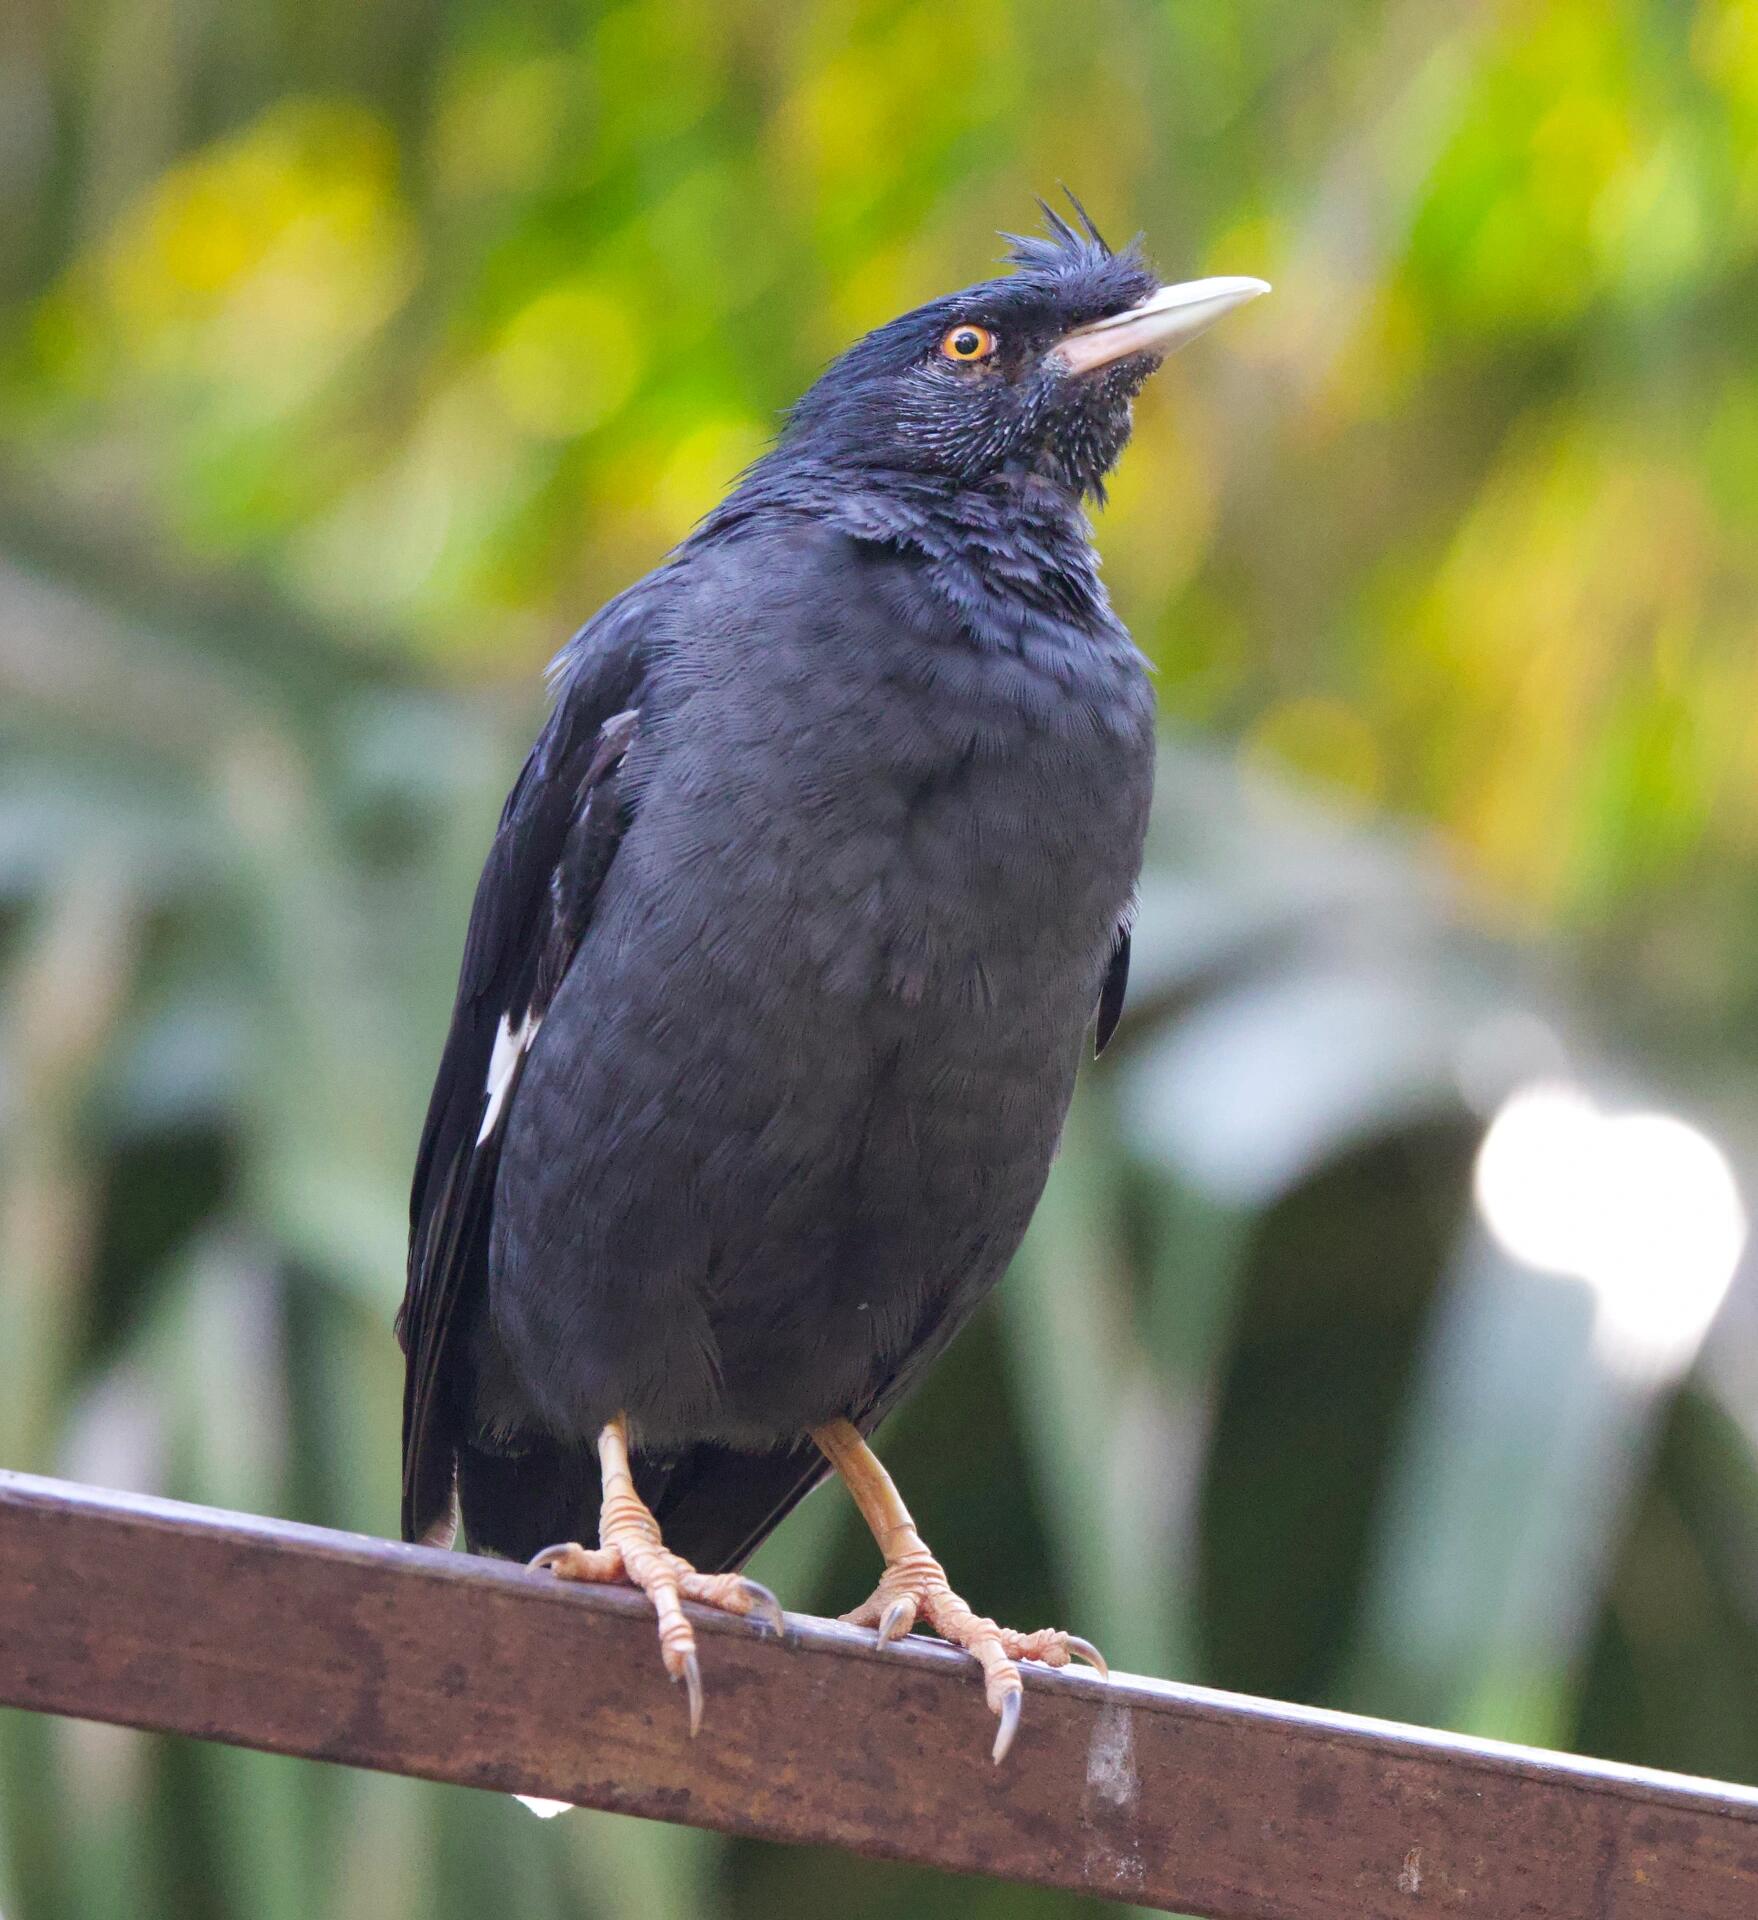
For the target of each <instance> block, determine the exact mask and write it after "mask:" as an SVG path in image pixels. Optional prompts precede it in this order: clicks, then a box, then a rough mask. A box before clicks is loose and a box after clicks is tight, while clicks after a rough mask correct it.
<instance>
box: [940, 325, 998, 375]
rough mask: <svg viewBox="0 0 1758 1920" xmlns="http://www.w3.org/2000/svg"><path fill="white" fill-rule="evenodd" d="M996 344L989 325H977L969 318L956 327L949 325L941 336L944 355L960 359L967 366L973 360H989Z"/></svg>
mask: <svg viewBox="0 0 1758 1920" xmlns="http://www.w3.org/2000/svg"><path fill="white" fill-rule="evenodd" d="M996 345H997V342H996V339H995V336H994V334H992V333H991V332H990V331H989V329H988V328H987V327H979V326H975V325H973V324H972V323H971V322H970V321H968V320H967V321H964V322H961V323H960V324H959V325H958V326H956V327H948V328H947V330H946V331H945V333H943V334H942V335H941V336H940V352H941V355H942V357H943V358H944V359H947V360H956V361H959V362H961V363H962V364H964V365H966V366H969V365H970V364H971V363H972V362H973V361H977V360H987V359H988V358H989V356H990V355H991V354H992V353H993V352H994V351H995V348H996Z"/></svg>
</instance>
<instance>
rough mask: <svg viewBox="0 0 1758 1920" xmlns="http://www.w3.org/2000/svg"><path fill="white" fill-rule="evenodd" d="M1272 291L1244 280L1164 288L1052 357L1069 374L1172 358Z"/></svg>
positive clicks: (1063, 342) (1070, 340)
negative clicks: (1150, 356) (1134, 357)
mask: <svg viewBox="0 0 1758 1920" xmlns="http://www.w3.org/2000/svg"><path fill="white" fill-rule="evenodd" d="M1269 290H1270V288H1269V283H1268V282H1267V281H1265V280H1253V279H1250V278H1248V277H1246V276H1243V275H1238V274H1224V275H1222V276H1221V277H1219V278H1218V279H1214V280H1186V281H1184V282H1183V283H1182V284H1181V285H1179V286H1176V287H1161V288H1160V290H1159V291H1158V292H1157V293H1150V294H1149V295H1148V297H1147V298H1146V299H1145V300H1143V301H1142V302H1141V303H1140V305H1138V306H1133V307H1129V308H1127V309H1126V310H1125V311H1124V312H1122V313H1114V314H1112V315H1111V316H1110V317H1109V318H1108V319H1105V320H1094V321H1093V322H1092V323H1091V324H1090V325H1088V326H1084V327H1076V328H1075V329H1074V331H1073V332H1072V333H1065V334H1064V335H1063V336H1062V338H1061V339H1060V340H1058V341H1057V342H1056V344H1055V346H1053V347H1052V348H1051V349H1050V353H1049V355H1048V357H1049V358H1050V359H1051V360H1053V361H1055V362H1057V363H1058V364H1060V365H1061V367H1062V368H1063V369H1064V371H1066V372H1068V373H1090V372H1091V371H1092V370H1093V369H1094V368H1095V367H1105V366H1109V365H1110V364H1111V362H1112V361H1113V360H1122V359H1123V358H1125V357H1126V356H1127V355H1129V354H1132V353H1154V354H1168V353H1172V352H1174V351H1176V349H1178V348H1179V347H1182V346H1183V345H1184V344H1185V343H1186V342H1187V341H1190V340H1194V339H1195V338H1196V336H1197V335H1198V334H1199V333H1202V332H1203V331H1205V329H1207V328H1208V327H1210V326H1212V325H1213V324H1214V323H1215V322H1216V321H1217V320H1219V319H1220V317H1221V315H1222V314H1224V313H1231V312H1232V311H1233V309H1234V308H1235V307H1242V306H1244V305H1245V303H1246V301H1248V300H1255V299H1256V298H1257V297H1258V295H1259V294H1260V293H1268V292H1269Z"/></svg>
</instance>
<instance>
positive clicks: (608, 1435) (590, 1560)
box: [530, 1421, 782, 1739]
mask: <svg viewBox="0 0 1758 1920" xmlns="http://www.w3.org/2000/svg"><path fill="white" fill-rule="evenodd" d="M599 1460H600V1464H601V1467H602V1469H603V1475H604V1505H603V1507H602V1508H601V1509H600V1512H599V1518H598V1545H597V1546H596V1547H583V1546H581V1545H580V1544H579V1542H578V1541H573V1540H569V1541H564V1542H563V1543H562V1544H561V1545H559V1546H554V1547H545V1548H544V1549H543V1551H542V1552H541V1553H539V1554H535V1555H533V1557H532V1559H531V1562H530V1564H531V1565H532V1566H533V1567H542V1568H547V1569H548V1570H549V1571H550V1572H551V1573H553V1574H554V1575H555V1576H556V1577H557V1578H558V1579H561V1580H579V1581H584V1582H587V1583H589V1584H592V1585H597V1586H607V1585H611V1584H614V1583H615V1582H618V1581H626V1582H627V1583H628V1584H629V1585H630V1586H633V1587H639V1588H640V1590H641V1591H642V1592H643V1593H644V1594H646V1596H647V1597H648V1599H649V1600H651V1601H652V1602H653V1610H654V1612H655V1613H656V1614H657V1615H658V1616H659V1657H660V1659H661V1660H662V1661H663V1662H664V1663H665V1670H666V1672H667V1673H669V1674H670V1675H671V1677H672V1679H673V1680H674V1681H678V1680H681V1681H682V1682H683V1683H684V1690H685V1692H686V1693H687V1694H688V1695H689V1701H690V1737H691V1738H692V1739H694V1738H695V1736H696V1731H697V1729H698V1728H699V1727H700V1726H701V1724H702V1666H701V1662H700V1661H699V1660H698V1659H697V1657H696V1634H695V1630H694V1629H693V1628H692V1627H691V1625H690V1623H689V1621H688V1620H687V1619H686V1618H685V1617H684V1609H683V1602H684V1601H686V1600H694V1601H696V1602H697V1603H698V1604H699V1605H701V1606H705V1607H717V1608H719V1610H720V1611H721V1612H722V1613H732V1614H737V1615H739V1616H740V1617H741V1618H748V1617H749V1616H750V1615H752V1614H755V1615H757V1616H758V1617H759V1618H760V1619H761V1620H763V1621H764V1623H765V1624H766V1625H768V1626H770V1627H772V1628H773V1629H774V1630H775V1632H776V1633H778V1634H779V1633H780V1632H781V1631H782V1617H781V1603H780V1601H778V1600H777V1599H776V1597H775V1595H774V1594H772V1593H771V1592H770V1591H769V1589H768V1588H767V1587H765V1586H760V1585H759V1584H758V1583H757V1582H756V1581H755V1580H747V1579H746V1578H745V1577H744V1575H743V1574H738V1573H698V1572H697V1571H696V1569H695V1568H694V1567H693V1566H691V1565H690V1563H689V1561H687V1560H685V1559H683V1558H682V1557H681V1556H679V1555H678V1554H675V1553H673V1552H672V1551H671V1550H670V1549H669V1548H668V1547H667V1546H666V1545H665V1543H664V1540H663V1539H662V1538H661V1536H660V1531H659V1522H658V1521H657V1520H655V1519H654V1517H653V1515H652V1514H651V1513H650V1512H649V1511H648V1510H647V1507H646V1505H645V1503H644V1502H643V1501H642V1500H641V1498H640V1497H639V1496H638V1495H637V1494H636V1492H635V1488H634V1483H633V1480H632V1477H631V1475H630V1473H629V1465H628V1441H627V1436H626V1434H625V1433H624V1431H623V1427H622V1422H621V1421H613V1422H612V1423H611V1425H610V1426H607V1427H606V1428H605V1430H604V1432H603V1434H602V1435H601V1436H600V1437H599Z"/></svg>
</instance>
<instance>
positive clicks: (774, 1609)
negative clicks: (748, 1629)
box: [743, 1580, 787, 1639]
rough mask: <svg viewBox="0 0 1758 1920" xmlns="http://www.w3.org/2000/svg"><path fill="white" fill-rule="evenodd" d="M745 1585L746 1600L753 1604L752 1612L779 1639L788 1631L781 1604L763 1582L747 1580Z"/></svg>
mask: <svg viewBox="0 0 1758 1920" xmlns="http://www.w3.org/2000/svg"><path fill="white" fill-rule="evenodd" d="M743 1584H744V1589H745V1598H746V1599H747V1600H749V1601H750V1603H751V1611H752V1612H753V1613H754V1614H756V1615H757V1616H758V1618H759V1619H760V1620H762V1622H763V1624H764V1625H765V1626H766V1627H768V1628H769V1629H770V1631H771V1632H772V1633H774V1634H775V1636H776V1637H777V1638H778V1639H779V1638H780V1637H781V1635H782V1634H783V1633H784V1632H785V1631H786V1630H787V1622H786V1621H785V1620H783V1618H782V1617H781V1602H780V1601H779V1600H777V1599H776V1597H775V1595H774V1594H772V1593H771V1592H770V1591H769V1589H768V1588H767V1587H766V1586H764V1584H763V1582H762V1581H761V1580H746V1581H745V1582H744V1583H743Z"/></svg>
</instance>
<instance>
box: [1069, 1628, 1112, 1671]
mask: <svg viewBox="0 0 1758 1920" xmlns="http://www.w3.org/2000/svg"><path fill="white" fill-rule="evenodd" d="M1066 1639H1067V1643H1068V1651H1069V1652H1070V1653H1072V1654H1073V1655H1074V1656H1075V1658H1076V1659H1077V1660H1084V1661H1085V1662H1086V1663H1087V1665H1088V1666H1089V1667H1093V1668H1096V1669H1097V1671H1098V1675H1099V1678H1100V1679H1101V1680H1109V1679H1110V1678H1111V1669H1110V1668H1109V1667H1108V1666H1107V1665H1106V1664H1105V1656H1104V1655H1103V1654H1102V1653H1101V1652H1100V1651H1099V1649H1098V1648H1097V1647H1095V1646H1094V1645H1093V1643H1092V1642H1091V1641H1090V1640H1083V1639H1082V1638H1081V1637H1080V1635H1079V1634H1078V1633H1071V1634H1068V1635H1067V1636H1066Z"/></svg>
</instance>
